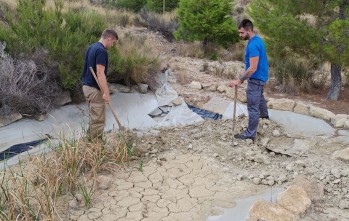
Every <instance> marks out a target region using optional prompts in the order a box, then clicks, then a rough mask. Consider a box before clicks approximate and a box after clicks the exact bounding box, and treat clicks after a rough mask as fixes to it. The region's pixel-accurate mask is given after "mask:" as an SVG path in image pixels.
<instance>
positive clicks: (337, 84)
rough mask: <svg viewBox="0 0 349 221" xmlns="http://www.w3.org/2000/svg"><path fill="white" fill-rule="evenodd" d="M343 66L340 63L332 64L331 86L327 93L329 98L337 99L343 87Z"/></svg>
mask: <svg viewBox="0 0 349 221" xmlns="http://www.w3.org/2000/svg"><path fill="white" fill-rule="evenodd" d="M341 70H342V66H341V65H339V64H331V87H330V90H329V92H328V94H327V99H328V100H334V101H336V100H337V99H338V96H339V92H340V90H341V87H342V75H341Z"/></svg>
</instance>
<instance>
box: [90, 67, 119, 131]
mask: <svg viewBox="0 0 349 221" xmlns="http://www.w3.org/2000/svg"><path fill="white" fill-rule="evenodd" d="M89 68H90V71H91V73H92V75H93V77H94V78H95V80H96V82H97V84H98V87H99V89H100V90H101V92H102V94H104V91H103V89H102V87H101V85H100V84H99V81H98V79H97V75H96V73H95V71H94V70H93V68H92V67H89ZM108 106H109V109H110V111H111V113H112V114H113V116H114V118H115V121H116V123H117V124H118V126H119V129H120V130H122V129H123V127H122V126H121V123H120V121H119V119H118V117H117V116H116V113H115V111H114V110H113V108H112V107H111V105H110V101H109V103H108Z"/></svg>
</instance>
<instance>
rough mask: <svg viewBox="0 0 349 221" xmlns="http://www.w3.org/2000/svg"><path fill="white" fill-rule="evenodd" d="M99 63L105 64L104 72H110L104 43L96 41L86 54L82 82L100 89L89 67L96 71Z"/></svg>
mask: <svg viewBox="0 0 349 221" xmlns="http://www.w3.org/2000/svg"><path fill="white" fill-rule="evenodd" d="M97 64H100V65H104V67H105V71H104V74H106V73H108V53H107V49H106V48H105V47H104V46H103V44H102V43H100V42H96V43H94V44H92V45H90V46H89V47H88V49H87V51H86V54H85V64H84V71H83V73H82V84H83V85H87V86H90V87H95V88H97V89H99V87H98V84H97V82H96V81H95V79H94V77H93V75H92V73H91V71H90V69H89V67H92V68H93V70H94V71H95V73H96V74H97V72H96V66H97Z"/></svg>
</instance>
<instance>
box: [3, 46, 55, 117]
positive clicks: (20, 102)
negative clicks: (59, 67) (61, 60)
mask: <svg viewBox="0 0 349 221" xmlns="http://www.w3.org/2000/svg"><path fill="white" fill-rule="evenodd" d="M4 49H5V44H4V43H0V110H1V111H0V114H2V115H7V114H10V113H13V112H19V113H21V114H26V115H31V116H33V115H38V114H45V113H47V112H48V111H49V110H50V109H51V108H52V107H53V106H54V103H53V100H54V98H55V97H56V96H57V95H58V94H59V93H60V89H59V86H58V84H57V83H56V81H55V80H54V79H53V78H52V75H50V74H49V73H48V72H47V71H46V70H44V69H40V67H38V66H37V65H36V64H35V63H34V62H33V61H31V60H14V59H12V58H11V57H10V56H9V55H8V54H6V53H5V51H4Z"/></svg>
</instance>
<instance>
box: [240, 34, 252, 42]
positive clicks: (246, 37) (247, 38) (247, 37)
mask: <svg viewBox="0 0 349 221" xmlns="http://www.w3.org/2000/svg"><path fill="white" fill-rule="evenodd" d="M242 40H244V41H247V40H250V34H247V35H246V36H245V37H244V38H242Z"/></svg>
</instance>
